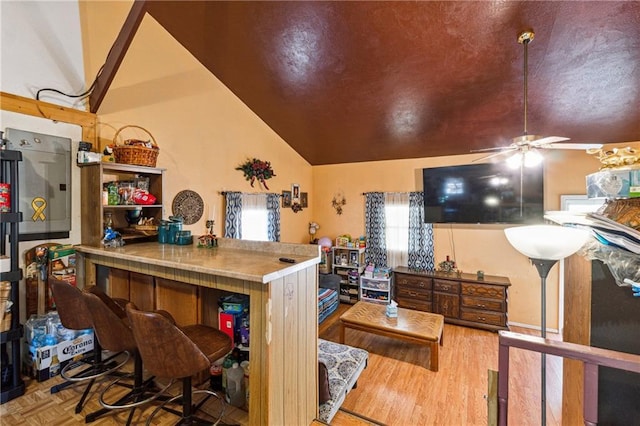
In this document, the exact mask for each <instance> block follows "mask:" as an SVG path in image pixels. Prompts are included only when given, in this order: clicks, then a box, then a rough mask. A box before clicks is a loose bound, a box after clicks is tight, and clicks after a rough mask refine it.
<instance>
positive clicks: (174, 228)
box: [168, 217, 182, 244]
mask: <svg viewBox="0 0 640 426" xmlns="http://www.w3.org/2000/svg"><path fill="white" fill-rule="evenodd" d="M178 231H182V218H181V217H174V218H172V219H171V222H169V241H168V242H169V244H176V241H177V236H178Z"/></svg>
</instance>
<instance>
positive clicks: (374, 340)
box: [0, 305, 562, 426]
mask: <svg viewBox="0 0 640 426" xmlns="http://www.w3.org/2000/svg"><path fill="white" fill-rule="evenodd" d="M349 307H350V306H349V305H341V307H340V310H339V311H338V312H337V313H335V314H334V315H333V316H332V317H330V318H328V319H327V320H326V321H325V322H324V323H323V324H322V325H321V326H320V327H319V331H318V332H319V335H320V337H322V338H324V339H327V340H332V341H338V337H339V326H338V318H339V316H340V314H341V313H342V312H344V311H345V310H346V309H348V308H349ZM513 331H518V332H522V333H525V334H534V335H535V334H536V332H535V331H530V330H526V329H514V330H513ZM549 337H553V336H549ZM346 340H347V341H346V343H347V344H349V345H352V346H358V347H362V348H364V349H366V350H368V351H369V363H368V367H367V368H366V369H365V370H364V372H363V373H362V375H361V376H360V379H359V380H358V387H357V388H355V389H353V390H352V391H351V392H350V393H349V394H348V395H347V397H346V400H345V402H344V404H343V408H344V409H345V410H347V411H351V412H353V413H356V414H357V415H360V416H363V417H365V418H369V419H371V420H374V421H375V422H377V423H380V424H386V425H389V426H393V425H398V426H400V425H402V426H406V425H444V426H449V425H450V426H457V425H486V424H487V403H486V400H485V395H486V393H487V370H489V369H493V370H497V367H498V336H497V334H496V333H491V332H488V331H482V330H476V329H472V328H467V327H458V326H454V325H449V324H445V329H444V346H442V347H440V371H439V372H437V373H436V372H433V371H430V370H429V369H428V368H426V367H427V363H428V359H429V349H428V348H427V347H424V346H419V345H413V344H409V343H406V342H403V341H400V340H394V339H390V338H386V337H382V336H375V335H372V334H368V333H364V332H360V331H356V330H347V333H346ZM561 366H562V362H561V360H560V359H559V358H556V357H551V356H549V357H547V405H548V411H547V423H548V425H550V426H554V425H560V424H561V421H560V413H561V405H562V404H561V397H562V391H561V382H562V367H561ZM59 382H61V379H60V378H59V377H58V378H54V379H51V380H48V381H46V382H42V383H38V382H36V381H35V380H29V381H27V382H26V385H27V389H26V393H25V395H24V396H22V397H20V398H16V399H15V400H13V401H9V402H7V403H5V404H3V405H0V424H2V426H9V425H29V426H31V425H46V426H57V425H80V424H84V415H85V414H86V413H89V412H92V411H94V410H96V409H98V408H100V407H99V403H98V402H97V398H96V396H97V395H96V392H99V391H101V389H102V388H103V386H104V383H102V384H100V385H98V386H95V391H94V393H93V395H92V396H91V397H90V399H89V402H88V403H87V406H86V408H85V409H84V410H83V411H82V413H80V414H75V413H74V407H75V404H76V402H77V400H78V399H79V397H80V394H81V389H80V388H67V389H66V390H64V391H62V392H59V393H57V394H53V395H52V394H50V392H49V389H50V387H51V386H52V385H54V384H57V383H59ZM122 392H124V390H122ZM539 392H540V358H539V356H537V355H536V354H531V353H528V352H525V351H521V350H512V355H511V375H510V400H509V424H510V425H515V426H528V425H539V424H540V408H539V406H540V402H539V401H540V399H539V398H540V393H539ZM217 408H218V406H217V405H216V403H215V402H211V403H207V404H205V405H204V409H205V410H206V411H208V412H211V413H215V412H217ZM152 410H153V408H147V409H145V410H143V411H140V410H138V411H137V412H136V416H135V418H134V422H135V423H136V424H144V421H145V420H146V417H147V416H148V415H149V414H150V413H151V411H152ZM357 415H356V416H354V415H351V414H349V413H348V412H338V414H337V415H336V417H334V419H333V421H332V426H364V425H370V424H371V423H369V422H366V421H361V420H359V419H358V417H357ZM126 417H127V413H126V412H119V413H114V414H109V415H108V416H105V417H102V418H100V419H98V420H97V421H95V422H94V423H92V424H95V425H99V426H103V425H117V424H124V423H125V421H126ZM247 419H248V416H247V413H246V412H244V411H242V410H239V409H232V408H230V409H229V410H227V414H226V415H225V417H224V421H225V422H226V423H229V424H234V423H235V424H242V425H246V424H247ZM174 423H175V417H173V416H172V415H170V414H168V413H162V414H160V415H159V416H157V417H156V418H155V419H154V424H155V425H164V424H174ZM317 424H319V423H317ZM301 426H305V425H301Z"/></svg>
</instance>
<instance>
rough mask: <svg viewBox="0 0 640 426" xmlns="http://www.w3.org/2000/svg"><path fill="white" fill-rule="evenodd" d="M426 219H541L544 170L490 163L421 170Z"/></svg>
mask: <svg viewBox="0 0 640 426" xmlns="http://www.w3.org/2000/svg"><path fill="white" fill-rule="evenodd" d="M521 173H522V174H521ZM422 177H423V190H424V221H425V222H426V223H541V222H542V221H543V214H544V206H543V197H544V191H543V170H542V166H539V167H534V168H526V167H524V168H522V171H521V169H520V168H518V169H515V170H514V169H510V168H509V167H508V166H507V165H506V164H499V163H487V164H471V165H464V166H450V167H433V168H426V169H423V170H422Z"/></svg>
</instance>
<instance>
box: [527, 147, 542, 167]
mask: <svg viewBox="0 0 640 426" xmlns="http://www.w3.org/2000/svg"><path fill="white" fill-rule="evenodd" d="M523 155H524V166H525V167H536V166H538V165H539V164H540V163H542V159H543V158H542V154H540V153H539V152H538V151H536V150H531V149H530V150H528V151H525V152H524V154H523Z"/></svg>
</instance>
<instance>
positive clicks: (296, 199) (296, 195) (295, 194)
mask: <svg viewBox="0 0 640 426" xmlns="http://www.w3.org/2000/svg"><path fill="white" fill-rule="evenodd" d="M291 202H292V203H300V185H298V184H297V183H294V184H292V185H291Z"/></svg>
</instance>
